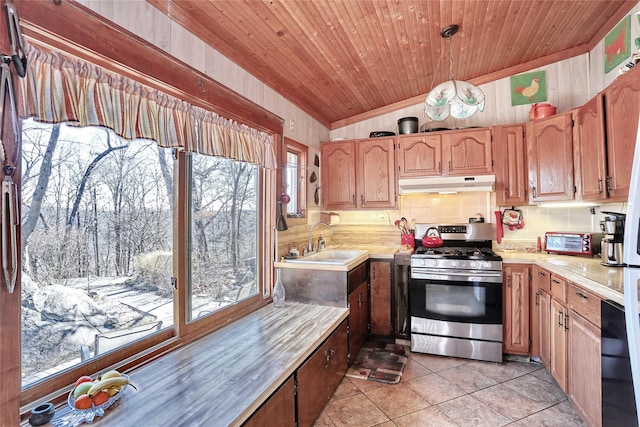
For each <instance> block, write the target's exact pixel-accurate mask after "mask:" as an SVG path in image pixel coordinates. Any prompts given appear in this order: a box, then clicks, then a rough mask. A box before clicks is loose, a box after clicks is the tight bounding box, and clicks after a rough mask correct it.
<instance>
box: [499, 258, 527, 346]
mask: <svg viewBox="0 0 640 427" xmlns="http://www.w3.org/2000/svg"><path fill="white" fill-rule="evenodd" d="M530 271H531V268H530V267H529V265H526V264H508V265H506V266H505V267H504V269H503V276H504V278H503V292H502V298H503V310H504V314H503V319H502V320H503V322H502V323H503V329H504V333H503V335H504V337H503V352H504V353H509V354H521V355H528V354H529V351H530V345H529V344H530V339H529V307H530V305H529V298H530V293H531V289H530V287H531V275H530V273H529V272H530Z"/></svg>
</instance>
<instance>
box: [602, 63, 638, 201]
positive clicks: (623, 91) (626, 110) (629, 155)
mask: <svg viewBox="0 0 640 427" xmlns="http://www.w3.org/2000/svg"><path fill="white" fill-rule="evenodd" d="M636 68H640V66H638V67H634V68H632V69H631V70H629V71H628V72H627V73H625V74H623V75H621V76H619V77H618V78H617V79H616V80H615V81H614V82H613V83H611V85H609V87H607V88H606V89H605V90H604V102H605V112H606V113H605V117H606V129H607V157H608V160H607V162H608V163H607V167H608V177H607V181H608V183H607V184H608V185H607V187H608V190H609V198H610V199H612V201H624V200H626V199H627V197H628V195H629V184H630V182H631V165H632V162H633V152H634V148H635V143H636V137H637V133H638V115H639V114H640V75H639V73H640V71H639V70H636Z"/></svg>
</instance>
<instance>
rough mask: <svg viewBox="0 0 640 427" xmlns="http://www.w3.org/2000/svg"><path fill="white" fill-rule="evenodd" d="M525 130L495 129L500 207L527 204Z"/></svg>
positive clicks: (497, 192) (503, 127) (502, 127)
mask: <svg viewBox="0 0 640 427" xmlns="http://www.w3.org/2000/svg"><path fill="white" fill-rule="evenodd" d="M524 128H525V126H524V125H506V126H494V127H493V141H494V146H495V149H494V154H493V155H494V158H495V165H496V166H495V170H496V203H497V205H498V206H516V205H526V204H527V194H526V189H527V183H526V175H527V172H526V170H527V169H526V168H527V162H526V154H527V150H526V144H525V139H524Z"/></svg>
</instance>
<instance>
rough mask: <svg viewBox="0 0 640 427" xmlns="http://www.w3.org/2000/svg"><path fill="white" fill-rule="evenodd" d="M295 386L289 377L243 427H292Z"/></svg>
mask: <svg viewBox="0 0 640 427" xmlns="http://www.w3.org/2000/svg"><path fill="white" fill-rule="evenodd" d="M295 398H296V396H295V384H294V379H293V377H290V378H289V379H288V380H287V382H285V383H284V384H283V385H282V386H281V387H280V388H279V389H278V390H277V391H276V392H275V393H273V394H272V395H271V397H270V398H269V400H267V401H266V402H265V403H264V404H263V405H262V406H261V407H260V409H258V410H257V411H256V412H254V414H253V415H252V416H251V418H249V419H248V420H247V421H246V422H245V423H244V424H243V426H244V427H262V426H268V425H279V426H293V425H295V422H296V402H295Z"/></svg>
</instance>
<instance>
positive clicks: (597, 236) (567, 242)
mask: <svg viewBox="0 0 640 427" xmlns="http://www.w3.org/2000/svg"><path fill="white" fill-rule="evenodd" d="M602 237H603V235H602V233H582V232H556V231H548V232H546V233H545V235H544V250H545V251H547V253H557V254H563V255H583V256H597V255H598V254H599V253H600V245H601V243H602Z"/></svg>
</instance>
